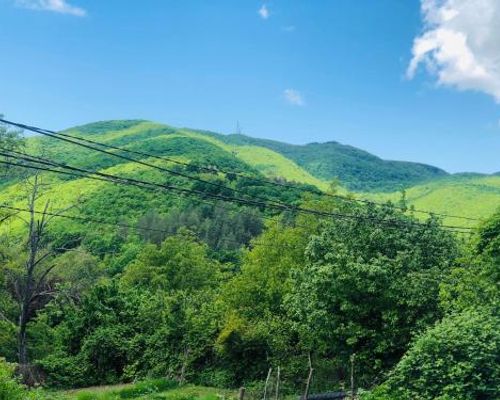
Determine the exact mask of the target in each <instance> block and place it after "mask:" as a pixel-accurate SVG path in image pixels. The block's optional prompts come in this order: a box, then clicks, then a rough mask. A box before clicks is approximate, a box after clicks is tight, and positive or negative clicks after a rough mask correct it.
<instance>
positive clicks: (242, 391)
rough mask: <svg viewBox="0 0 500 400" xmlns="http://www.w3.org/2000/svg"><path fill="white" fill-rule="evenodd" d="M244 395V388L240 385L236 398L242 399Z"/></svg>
mask: <svg viewBox="0 0 500 400" xmlns="http://www.w3.org/2000/svg"><path fill="white" fill-rule="evenodd" d="M244 397H245V388H244V387H243V386H242V387H240V391H239V393H238V400H243V398H244Z"/></svg>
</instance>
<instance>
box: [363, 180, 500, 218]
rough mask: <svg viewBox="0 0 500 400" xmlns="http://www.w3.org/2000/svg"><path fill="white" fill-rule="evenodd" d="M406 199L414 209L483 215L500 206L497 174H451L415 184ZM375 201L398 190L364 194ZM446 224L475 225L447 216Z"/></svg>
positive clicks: (391, 196) (397, 195)
mask: <svg viewBox="0 0 500 400" xmlns="http://www.w3.org/2000/svg"><path fill="white" fill-rule="evenodd" d="M406 195H407V199H408V202H409V203H410V204H412V205H414V206H415V208H417V209H421V210H430V211H433V212H438V213H446V214H454V215H467V216H470V217H473V218H486V217H488V216H490V215H492V214H493V213H494V212H495V210H496V209H497V208H498V207H500V176H473V177H465V176H451V177H449V178H444V179H440V180H436V181H433V182H428V183H425V184H422V185H417V186H414V187H412V188H409V189H408V190H407V191H406ZM363 197H367V198H370V199H373V200H377V201H385V200H393V201H397V200H399V199H400V198H401V194H400V193H397V192H396V193H383V194H371V193H370V194H364V195H363ZM445 222H446V223H447V224H459V225H469V226H473V225H475V222H474V221H466V220H462V219H456V218H446V219H445Z"/></svg>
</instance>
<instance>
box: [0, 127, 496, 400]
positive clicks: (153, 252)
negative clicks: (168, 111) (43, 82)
mask: <svg viewBox="0 0 500 400" xmlns="http://www.w3.org/2000/svg"><path fill="white" fill-rule="evenodd" d="M25 130H28V131H29V130H32V131H34V132H36V133H38V135H37V136H34V137H29V138H28V139H25V138H23V137H22V136H21V135H20V132H19V131H18V130H16V129H13V128H11V127H7V126H5V125H2V126H0V168H1V172H2V182H1V186H0V188H1V190H0V222H1V223H0V256H1V263H0V269H1V271H0V357H3V358H0V399H1V398H2V396H4V393H5V396H4V398H8V399H12V400H17V399H24V398H29V397H30V396H31V398H38V399H43V398H50V396H55V397H56V398H57V396H59V394H57V393H55V394H53V393H51V392H49V391H48V390H49V389H50V390H56V389H68V388H78V387H86V386H94V385H108V384H117V383H127V382H136V381H140V380H144V379H161V381H158V382H159V383H157V386H158V387H162V388H164V389H166V388H172V387H177V386H183V385H185V384H186V383H190V384H196V385H203V386H211V387H217V388H237V387H239V386H245V387H246V388H247V389H248V390H247V395H248V396H250V397H251V398H261V397H262V392H263V389H264V387H267V386H265V385H266V383H265V382H266V377H267V376H268V374H269V376H270V377H271V378H270V380H271V382H272V385H273V386H272V387H273V388H274V389H273V390H276V391H277V396H278V397H279V398H282V397H284V396H287V395H293V396H297V395H302V394H303V393H304V390H305V386H306V385H305V381H306V379H307V377H308V376H311V377H312V380H311V381H310V382H309V383H310V385H308V388H309V390H310V392H311V393H318V392H322V391H331V390H338V391H341V392H348V391H349V390H351V382H353V383H352V385H353V387H354V389H355V390H356V391H357V393H358V395H359V396H361V398H363V399H372V400H374V399H378V400H381V399H386V400H396V399H397V400H400V399H402V400H413V399H416V398H422V399H437V398H439V399H443V400H445V399H466V400H467V399H471V400H472V399H478V398H480V399H487V400H489V399H492V400H493V399H496V398H498V396H500V392H499V387H500V370H499V368H498V365H499V363H498V361H499V360H498V354H499V352H498V349H499V346H500V318H499V315H498V306H499V297H498V287H497V284H498V278H499V276H498V271H499V268H500V264H499V262H500V214H499V211H497V212H496V213H495V211H494V210H495V209H497V208H498V206H499V205H500V196H499V195H498V192H497V188H498V186H497V185H498V182H497V179H498V177H488V178H482V177H460V179H461V180H460V181H454V180H453V179H451V178H445V179H447V180H445V181H441V180H436V181H434V182H432V183H430V184H429V186H425V185H427V184H425V185H423V186H417V187H415V188H411V189H408V191H407V193H406V195H402V194H401V193H399V194H397V195H396V194H389V195H385V194H384V195H381V196H382V197H380V198H377V203H374V202H371V201H364V200H362V199H361V198H359V197H356V196H354V195H352V194H349V193H347V191H346V189H345V188H342V185H343V184H344V182H343V181H342V180H341V182H340V185H341V186H340V187H339V186H336V185H335V184H333V185H330V184H329V182H328V180H322V179H320V175H317V176H315V174H316V173H314V174H313V173H312V170H311V171H309V172H308V170H306V169H305V168H302V167H301V165H300V164H301V162H302V161H300V162H299V159H292V158H291V157H290V158H288V157H285V154H284V153H283V152H281V151H279V152H278V151H277V150H278V149H277V148H275V149H272V148H271V146H267V145H266V146H262V143H261V144H260V145H258V144H257V143H256V142H252V141H251V140H250V139H248V138H242V137H236V139H238V142H236V141H235V140H236V139H235V137H233V139H227V138H226V137H222V136H219V135H214V134H210V133H205V132H200V131H193V130H189V129H177V128H173V127H169V126H165V125H161V124H156V123H151V122H147V121H108V122H99V123H94V124H89V125H85V126H82V127H76V128H73V129H69V130H67V131H64V132H61V133H52V132H50V131H44V130H40V129H36V128H35V129H33V128H30V127H25ZM283 146H285V145H283ZM310 146H313V145H310ZM314 146H316V145H314ZM318 146H319V145H318ZM327 147H328V146H327ZM367 158H368V159H369V157H368V156H367ZM361 165H362V164H361ZM328 168H329V167H328ZM363 168H364V167H363ZM418 168H420V167H418ZM418 168H416V169H418ZM422 168H423V170H422V171H427V172H429V171H431V172H430V173H431V175H432V174H433V172H432V168H430V167H422ZM411 169H412V170H413V171H415V170H416V169H415V168H414V166H411ZM427 172H425V173H427ZM435 172H436V174H437V175H442V173H441V172H439V170H436V171H435ZM381 174H382V175H384V174H385V172H381ZM412 174H413V172H412ZM410 175H411V174H410ZM412 176H414V175H412ZM360 179H361V178H360ZM363 179H364V178H363ZM370 179H371V178H370ZM397 179H400V178H399V177H398V178H397ZM412 179H413V178H412ZM448 179H449V180H448ZM457 179H458V178H457ZM387 182H389V181H386V183H387ZM454 182H459V183H457V184H455V183H454ZM477 182H481V183H477ZM345 186H348V185H347V184H346V185H345ZM462 187H465V188H466V189H467V191H466V192H464V193H467V194H465V195H464V198H466V197H467V196H469V194H468V193H472V195H471V198H470V199H465V200H463V202H461V203H460V201H461V200H459V199H455V200H456V202H455V203H453V202H452V200H453V198H452V197H453V195H450V197H445V198H444V200H443V202H442V203H439V202H437V200H436V199H435V198H433V197H432V196H431V195H430V193H436V192H437V193H441V192H440V191H441V190H442V191H451V192H452V193H457V192H460V190H461V188H462ZM365 188H366V187H365ZM371 195H372V194H371ZM383 196H392V198H391V199H392V200H393V201H392V202H383V201H384V200H385V197H383ZM405 196H406V197H405ZM426 196H427V197H426ZM419 199H426V201H427V203H426V204H427V206H428V207H430V206H431V205H432V206H433V207H435V208H434V209H435V210H439V211H440V212H441V213H442V214H446V215H449V214H452V213H453V214H456V216H455V217H453V218H454V219H453V223H451V222H450V220H449V219H450V218H452V217H449V216H448V217H445V216H440V215H433V213H421V214H418V213H416V212H415V211H414V210H412V208H411V207H410V204H409V200H411V201H412V202H415V203H416V204H418V205H419V207H420V206H421V207H422V209H424V205H425V204H424V203H417V201H419ZM484 199H487V200H488V201H487V204H486V203H485V204H486V205H485V206H484V208H483V209H481V210H480V211H478V212H477V213H470V210H471V209H472V208H473V206H474V205H477V204H478V202H480V201H483V200H484ZM359 200H362V201H359ZM433 201H434V203H433ZM379 202H380V203H379ZM450 203H451V204H454V207H453V208H450V207H449V205H450ZM427 206H426V207H425V210H426V211H428V210H427V208H428V207H427ZM430 211H433V210H432V209H431V210H430ZM457 217H466V218H470V219H467V220H464V219H461V218H457ZM13 364H15V365H13ZM278 370H279V378H278V375H277V372H278ZM15 374H17V376H19V377H20V378H19V379H20V380H22V381H24V383H25V384H27V385H30V386H34V385H41V386H42V387H43V390H38V391H35V390H28V389H27V388H26V387H24V386H21V385H20V382H19V380H16V379H15V378H14V377H13V376H14V375H15ZM351 377H352V378H351ZM436 377H439V378H436ZM278 379H279V384H278V383H277V380H278ZM155 382H156V381H155ZM153 386H154V385H153ZM157 386H154V387H155V388H156V387H157ZM276 387H277V388H278V389H276ZM144 388H145V389H144ZM143 389H144V390H145V392H144V391H143V392H140V393H153V392H154V390H156V389H154V390H153V389H151V391H150V392H148V390H150V386H148V385H146V384H144V385H143ZM131 390H132V389H131ZM133 390H135V389H133ZM137 390H139V389H137ZM123 393H129V394H123V396H129V397H121V396H122V394H120V393H119V392H116V393H115V394H114V395H113V396H115V397H110V398H135V397H132V395H131V394H130V393H131V392H126V390H125V391H124V392H123ZM137 393H139V391H138V392H137ZM60 396H61V397H60V398H68V397H65V396H66V395H65V394H62V393H61V394H60ZM141 396H142V395H141ZM151 396H153V395H151ZM252 396H253V397H252ZM52 398H54V397H52ZM82 398H83V397H82ZM85 398H97V397H85ZM137 398H139V395H137ZM141 398H162V397H141Z"/></svg>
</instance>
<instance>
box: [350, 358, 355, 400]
mask: <svg viewBox="0 0 500 400" xmlns="http://www.w3.org/2000/svg"><path fill="white" fill-rule="evenodd" d="M355 358H356V353H353V354H351V399H352V400H354V399H355V396H354V359H355Z"/></svg>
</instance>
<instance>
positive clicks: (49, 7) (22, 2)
mask: <svg viewBox="0 0 500 400" xmlns="http://www.w3.org/2000/svg"><path fill="white" fill-rule="evenodd" d="M16 4H17V5H18V6H19V7H23V8H28V9H30V10H39V11H52V12H56V13H60V14H69V15H74V16H76V17H84V16H86V15H87V11H86V10H85V9H83V8H81V7H77V6H73V5H71V4H68V2H67V1H66V0H16Z"/></svg>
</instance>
